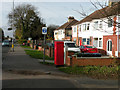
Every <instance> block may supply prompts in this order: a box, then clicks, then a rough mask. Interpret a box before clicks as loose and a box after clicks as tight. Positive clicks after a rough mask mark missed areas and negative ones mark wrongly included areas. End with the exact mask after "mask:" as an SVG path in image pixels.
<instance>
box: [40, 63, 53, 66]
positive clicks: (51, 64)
mask: <svg viewBox="0 0 120 90" xmlns="http://www.w3.org/2000/svg"><path fill="white" fill-rule="evenodd" d="M40 63H41V64H43V62H40ZM44 64H46V65H50V66H54V63H51V62H45V63H44Z"/></svg>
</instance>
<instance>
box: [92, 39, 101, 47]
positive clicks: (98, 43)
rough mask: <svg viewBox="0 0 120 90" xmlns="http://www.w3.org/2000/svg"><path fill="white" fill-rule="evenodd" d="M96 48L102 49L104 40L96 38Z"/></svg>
mask: <svg viewBox="0 0 120 90" xmlns="http://www.w3.org/2000/svg"><path fill="white" fill-rule="evenodd" d="M93 44H94V46H95V47H99V48H101V47H102V38H94V42H93Z"/></svg>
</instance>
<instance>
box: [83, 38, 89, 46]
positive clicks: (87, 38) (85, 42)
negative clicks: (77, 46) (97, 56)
mask: <svg viewBox="0 0 120 90" xmlns="http://www.w3.org/2000/svg"><path fill="white" fill-rule="evenodd" d="M83 39H86V42H85V45H90V38H82V43H83ZM88 39H89V44H87V41H88Z"/></svg>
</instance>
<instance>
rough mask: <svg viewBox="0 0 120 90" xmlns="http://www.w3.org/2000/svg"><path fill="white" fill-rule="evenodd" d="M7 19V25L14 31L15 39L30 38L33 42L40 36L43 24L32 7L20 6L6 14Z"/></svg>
mask: <svg viewBox="0 0 120 90" xmlns="http://www.w3.org/2000/svg"><path fill="white" fill-rule="evenodd" d="M8 18H9V24H10V25H11V26H13V27H14V28H15V29H16V31H15V35H16V36H15V37H16V38H18V39H28V38H29V37H31V38H32V39H33V40H34V39H39V38H40V37H41V36H42V27H43V26H45V24H43V19H42V18H41V17H39V12H38V11H37V10H36V8H35V7H34V6H32V5H29V4H27V5H26V4H21V5H19V6H17V7H15V9H14V10H13V11H12V12H11V13H9V14H8Z"/></svg>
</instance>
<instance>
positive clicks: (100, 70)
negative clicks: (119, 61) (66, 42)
mask: <svg viewBox="0 0 120 90" xmlns="http://www.w3.org/2000/svg"><path fill="white" fill-rule="evenodd" d="M119 69H120V66H115V67H107V66H102V67H100V66H81V67H77V66H74V67H60V68H59V70H60V71H63V72H65V73H68V74H73V75H86V76H90V77H93V78H98V79H99V78H102V79H108V78H113V79H118V71H119Z"/></svg>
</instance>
